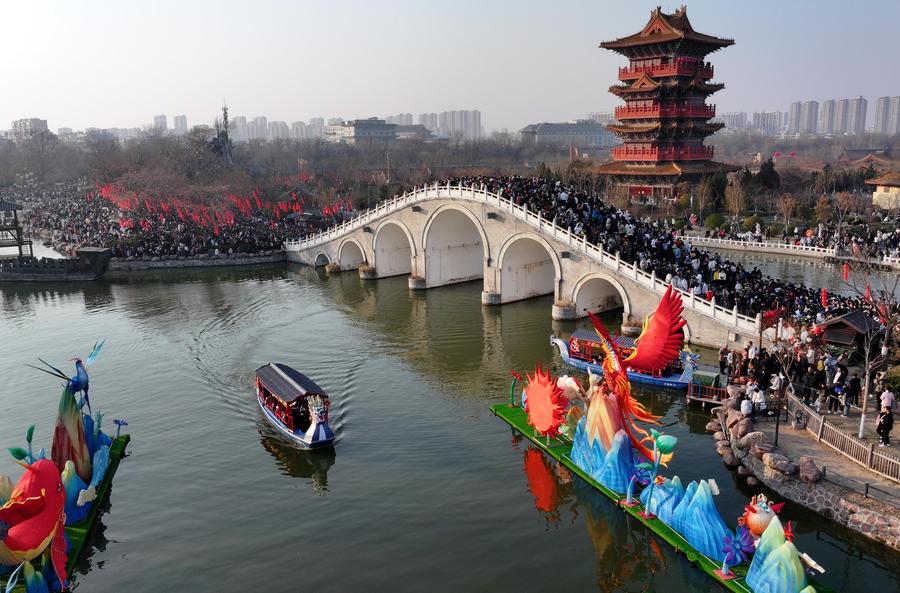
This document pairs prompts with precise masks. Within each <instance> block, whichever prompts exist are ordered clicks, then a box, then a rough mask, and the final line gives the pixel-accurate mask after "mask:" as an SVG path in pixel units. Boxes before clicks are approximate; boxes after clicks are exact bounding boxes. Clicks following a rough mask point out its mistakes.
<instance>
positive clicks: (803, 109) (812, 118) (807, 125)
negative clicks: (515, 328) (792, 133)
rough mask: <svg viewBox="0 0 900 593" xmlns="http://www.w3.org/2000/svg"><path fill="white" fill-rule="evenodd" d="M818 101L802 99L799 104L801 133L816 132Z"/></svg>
mask: <svg viewBox="0 0 900 593" xmlns="http://www.w3.org/2000/svg"><path fill="white" fill-rule="evenodd" d="M818 126H819V102H818V101H804V102H803V105H801V106H800V129H799V130H798V131H799V132H800V133H801V134H816V133H818V129H819V127H818Z"/></svg>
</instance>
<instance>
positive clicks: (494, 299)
mask: <svg viewBox="0 0 900 593" xmlns="http://www.w3.org/2000/svg"><path fill="white" fill-rule="evenodd" d="M481 304H482V305H500V304H502V303H501V302H500V293H499V292H492V291H489V290H482V291H481Z"/></svg>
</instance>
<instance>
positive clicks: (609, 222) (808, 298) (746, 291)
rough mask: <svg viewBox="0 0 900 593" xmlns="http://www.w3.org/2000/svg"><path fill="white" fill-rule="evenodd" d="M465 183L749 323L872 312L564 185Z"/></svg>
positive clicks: (513, 180) (518, 180)
mask: <svg viewBox="0 0 900 593" xmlns="http://www.w3.org/2000/svg"><path fill="white" fill-rule="evenodd" d="M460 182H461V183H463V184H464V185H474V186H481V185H484V186H485V187H486V189H488V190H489V191H492V192H495V193H498V194H500V195H502V196H503V197H505V198H507V199H510V200H512V201H513V202H515V203H516V204H517V205H520V206H524V207H526V208H528V210H530V211H532V212H537V213H540V214H541V215H542V216H543V217H544V218H546V219H547V220H552V221H554V222H555V223H556V224H557V225H559V226H560V227H562V228H567V229H568V230H569V231H571V232H572V233H574V234H575V235H577V236H584V237H586V239H587V241H588V242H590V243H593V244H595V245H598V246H600V247H602V248H603V249H604V250H606V251H607V252H609V253H618V254H619V256H620V258H621V259H622V260H623V261H625V262H628V263H632V264H637V265H638V266H640V268H641V269H642V270H644V271H645V272H647V273H650V272H655V273H656V277H657V278H660V279H664V280H665V281H666V282H667V283H671V284H672V285H673V286H675V287H676V288H679V289H681V290H684V291H686V292H693V293H694V294H695V295H698V296H699V297H702V298H706V299H708V300H712V299H715V302H716V304H717V305H721V306H722V307H726V308H729V309H732V308H734V307H737V310H738V312H739V313H742V314H744V315H749V316H755V315H757V314H759V313H764V312H766V311H773V310H779V309H780V310H782V311H783V315H784V316H785V317H792V318H794V319H795V320H797V321H798V322H800V323H805V324H813V323H820V322H821V321H823V320H824V319H826V318H827V317H831V316H836V315H840V314H843V313H847V312H849V311H852V310H855V309H860V308H862V309H864V310H865V309H869V308H871V304H869V303H866V302H865V301H864V300H863V299H860V298H855V297H847V296H843V295H840V294H826V295H825V304H824V305H823V300H822V296H823V295H822V292H821V290H820V289H818V288H813V287H808V286H804V285H802V284H796V283H792V282H785V281H783V280H780V279H777V278H772V277H770V276H766V275H764V274H763V273H762V272H761V271H760V270H759V269H758V268H757V267H752V268H750V269H747V268H745V267H744V265H743V264H741V263H739V262H734V261H731V260H729V259H728V258H727V257H726V256H724V255H721V254H714V253H711V252H709V251H705V250H702V249H699V248H697V247H694V246H692V245H691V242H690V239H689V238H681V237H679V236H678V232H677V231H676V229H675V226H674V223H673V222H672V221H670V220H668V221H667V220H660V219H655V220H649V219H648V220H640V219H638V218H637V217H635V216H634V215H633V214H632V213H631V212H629V211H628V210H625V209H620V208H616V207H615V206H613V205H611V204H609V203H607V202H606V201H604V200H603V199H602V198H600V197H598V196H592V195H589V194H588V193H586V192H584V191H579V190H576V189H574V188H571V187H567V186H565V185H563V184H562V183H561V182H559V181H555V180H550V179H545V178H540V177H520V176H510V177H461V178H456V179H453V180H451V182H450V183H451V184H454V185H455V184H457V183H460Z"/></svg>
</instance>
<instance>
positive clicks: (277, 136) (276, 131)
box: [269, 121, 291, 140]
mask: <svg viewBox="0 0 900 593" xmlns="http://www.w3.org/2000/svg"><path fill="white" fill-rule="evenodd" d="M290 136H291V129H290V128H289V127H288V125H287V124H286V123H285V122H283V121H272V122H269V140H287V139H288V138H290Z"/></svg>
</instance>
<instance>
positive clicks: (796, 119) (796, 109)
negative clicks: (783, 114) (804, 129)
mask: <svg viewBox="0 0 900 593" xmlns="http://www.w3.org/2000/svg"><path fill="white" fill-rule="evenodd" d="M802 108H803V103H801V102H800V101H794V102H793V103H791V106H790V108H789V109H788V122H787V132H788V134H797V133H799V132H800V111H801V109H802Z"/></svg>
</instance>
